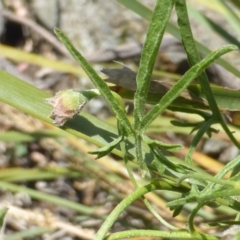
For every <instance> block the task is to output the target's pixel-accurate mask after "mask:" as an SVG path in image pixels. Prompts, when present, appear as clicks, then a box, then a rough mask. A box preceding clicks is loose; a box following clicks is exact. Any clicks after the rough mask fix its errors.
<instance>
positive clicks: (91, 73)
mask: <svg viewBox="0 0 240 240" xmlns="http://www.w3.org/2000/svg"><path fill="white" fill-rule="evenodd" d="M55 34H56V35H57V37H58V39H59V40H60V41H61V42H62V43H63V44H64V45H65V47H66V48H67V49H68V51H69V52H70V53H71V55H72V56H73V57H74V59H75V60H76V61H77V62H78V63H79V64H80V66H81V67H82V68H83V70H84V71H85V72H86V74H87V75H88V77H89V78H90V79H91V81H92V82H93V84H94V85H95V86H96V87H97V88H98V90H99V91H100V93H101V95H102V96H103V97H104V99H105V100H106V102H107V103H108V104H109V106H110V107H111V109H112V111H113V112H114V113H115V114H116V117H117V118H118V120H119V122H120V123H121V125H122V126H123V127H124V128H125V129H126V131H127V132H128V133H133V129H132V127H131V124H130V122H129V120H128V118H127V116H126V113H125V112H124V109H122V108H121V107H120V106H119V104H118V103H117V101H116V99H115V98H114V96H113V94H112V93H111V91H110V89H109V87H108V85H107V84H106V83H105V82H104V81H103V80H102V79H101V78H100V77H99V76H98V74H97V73H96V72H95V70H94V69H93V68H92V67H91V65H90V64H89V63H88V61H87V60H86V59H85V58H84V57H83V56H82V55H81V54H80V53H79V52H78V51H77V50H76V48H75V47H74V46H73V45H72V43H71V42H70V41H69V39H68V38H67V37H66V36H65V35H64V34H63V33H62V32H61V31H60V30H58V29H55Z"/></svg>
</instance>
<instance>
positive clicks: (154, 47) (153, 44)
mask: <svg viewBox="0 0 240 240" xmlns="http://www.w3.org/2000/svg"><path fill="white" fill-rule="evenodd" d="M174 2H175V1H174V0H169V1H164V0H158V1H157V3H156V6H155V9H154V12H153V15H152V19H151V22H150V25H149V28H148V32H147V37H146V40H145V42H144V45H143V49H142V54H141V60H140V66H139V70H138V74H137V80H136V81H137V90H136V94H135V97H134V106H135V107H134V121H135V124H136V125H135V128H136V127H137V126H139V125H140V121H141V119H142V117H143V116H144V111H145V103H146V99H147V94H148V88H149V84H150V81H151V76H152V71H153V67H154V64H155V60H156V57H157V54H158V51H159V46H160V43H161V41H162V37H163V34H164V31H165V28H166V25H167V22H168V20H169V17H170V14H171V11H172V8H173V5H174Z"/></svg>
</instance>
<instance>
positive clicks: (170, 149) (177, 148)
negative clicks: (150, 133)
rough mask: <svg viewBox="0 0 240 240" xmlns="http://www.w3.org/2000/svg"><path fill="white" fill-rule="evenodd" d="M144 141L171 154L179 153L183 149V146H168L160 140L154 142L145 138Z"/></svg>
mask: <svg viewBox="0 0 240 240" xmlns="http://www.w3.org/2000/svg"><path fill="white" fill-rule="evenodd" d="M143 140H144V141H145V142H146V143H147V144H148V145H150V146H152V147H161V148H163V149H165V150H167V151H170V152H174V151H179V150H181V149H182V148H183V146H182V145H181V144H168V143H164V142H162V141H159V140H153V139H151V138H149V137H147V136H143Z"/></svg>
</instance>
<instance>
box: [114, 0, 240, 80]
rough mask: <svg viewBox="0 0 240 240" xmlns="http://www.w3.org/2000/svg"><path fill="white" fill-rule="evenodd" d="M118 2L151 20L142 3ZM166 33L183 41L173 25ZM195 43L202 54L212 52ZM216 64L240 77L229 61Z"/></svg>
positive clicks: (219, 60)
mask: <svg viewBox="0 0 240 240" xmlns="http://www.w3.org/2000/svg"><path fill="white" fill-rule="evenodd" d="M118 2H120V3H121V4H123V5H124V6H126V7H127V8H129V9H131V10H132V11H133V12H135V13H137V14H139V15H140V16H141V17H143V18H144V19H146V20H150V18H151V15H152V11H151V10H149V9H148V8H146V7H145V6H144V5H143V4H141V3H140V2H138V1H136V0H131V1H128V0H118ZM207 3H211V2H209V1H207ZM131 6H134V7H131ZM214 7H215V5H214ZM166 31H167V32H168V33H170V34H171V35H172V36H174V37H175V38H177V39H178V40H180V41H181V36H180V34H179V30H178V29H177V27H176V26H174V25H173V24H172V23H168V24H167V28H166ZM195 43H196V46H197V48H198V50H199V51H200V53H201V54H203V55H207V54H209V53H210V52H211V51H210V50H209V49H208V48H207V47H205V46H204V45H203V44H201V43H199V42H198V41H195ZM216 63H218V64H219V65H221V66H222V67H223V68H225V69H226V70H228V71H229V72H231V73H233V74H234V75H236V76H238V77H240V71H239V70H238V69H237V68H235V67H234V66H232V65H231V64H230V63H228V62H227V61H225V60H223V59H218V60H217V61H216Z"/></svg>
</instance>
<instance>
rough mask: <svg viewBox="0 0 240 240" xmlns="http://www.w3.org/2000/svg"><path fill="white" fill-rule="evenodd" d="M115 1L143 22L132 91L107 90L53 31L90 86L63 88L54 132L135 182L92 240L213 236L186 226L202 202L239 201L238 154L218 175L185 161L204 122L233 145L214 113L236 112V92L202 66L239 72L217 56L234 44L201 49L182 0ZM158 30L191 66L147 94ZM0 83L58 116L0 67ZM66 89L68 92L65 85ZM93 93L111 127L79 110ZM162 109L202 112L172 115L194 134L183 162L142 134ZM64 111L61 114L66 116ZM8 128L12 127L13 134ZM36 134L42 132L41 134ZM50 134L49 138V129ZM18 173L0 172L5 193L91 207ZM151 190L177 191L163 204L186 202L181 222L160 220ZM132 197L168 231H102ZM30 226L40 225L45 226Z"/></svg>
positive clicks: (6, 96)
mask: <svg viewBox="0 0 240 240" xmlns="http://www.w3.org/2000/svg"><path fill="white" fill-rule="evenodd" d="M119 2H120V3H122V4H123V5H125V6H127V7H128V8H129V9H132V10H133V11H135V12H136V13H138V14H140V15H141V16H144V17H145V18H146V19H148V20H149V21H150V23H149V28H148V31H147V35H146V40H145V43H144V46H143V51H142V55H141V61H140V66H139V70H138V72H137V75H136V89H132V88H130V89H127V88H125V86H124V88H122V89H121V90H120V91H118V93H116V92H114V91H112V90H113V88H109V87H108V85H107V84H106V82H105V81H103V80H102V79H101V78H100V77H99V76H98V74H97V73H96V72H95V70H94V69H93V68H92V66H91V65H90V64H89V63H88V62H87V61H86V59H85V58H84V57H83V56H82V55H81V53H79V52H78V51H77V50H76V48H75V47H74V46H73V45H72V43H71V41H70V40H69V39H68V38H67V37H66V36H65V35H64V33H62V32H61V31H60V30H58V29H55V33H56V35H57V37H58V38H59V40H60V41H62V43H63V44H64V45H65V46H66V48H67V49H68V50H69V52H70V53H71V55H72V56H73V57H74V59H75V60H76V61H77V62H78V63H79V64H80V66H81V67H82V69H83V70H84V71H85V73H86V74H87V76H88V77H89V79H90V80H91V81H92V82H93V84H94V85H95V87H96V88H97V89H93V90H86V91H82V92H76V91H70V93H71V94H72V93H73V95H71V96H70V98H69V95H68V96H67V98H66V95H65V94H63V96H61V97H62V98H61V102H60V103H61V106H60V108H61V109H60V110H61V114H62V115H61V116H64V117H65V119H64V121H60V123H61V124H58V126H61V130H59V131H60V133H58V134H59V135H61V136H70V135H71V134H73V135H75V136H76V137H80V138H83V139H85V140H87V141H88V142H91V143H93V144H95V145H97V146H99V147H100V148H99V149H98V150H96V151H92V152H90V153H92V154H97V157H98V158H100V157H103V156H105V155H107V154H109V153H110V152H113V153H114V154H116V155H118V156H119V157H121V158H122V159H123V160H124V162H125V164H126V168H127V171H128V174H129V177H130V179H131V181H132V183H133V185H134V187H135V191H133V192H132V193H131V194H130V195H129V196H127V197H125V198H124V199H123V200H122V201H121V202H120V203H119V204H118V205H117V206H116V208H115V209H114V210H113V211H112V212H111V213H110V214H109V216H108V217H107V218H106V220H105V221H104V223H103V224H102V226H101V227H100V229H99V231H98V232H97V234H96V237H95V239H96V240H102V239H109V240H110V239H121V238H123V237H126V238H127V237H140V236H148V237H150V236H154V237H159V238H166V239H172V238H175V239H206V240H207V239H208V240H210V239H213V240H215V239H219V238H218V237H216V236H210V235H208V234H204V233H198V231H197V229H195V226H194V220H195V217H196V216H197V215H198V214H199V213H200V211H201V209H202V208H203V207H204V206H209V207H220V206H225V207H228V208H229V209H231V210H232V211H233V213H234V214H237V213H238V212H239V211H240V203H239V201H238V199H237V198H236V197H237V196H238V195H239V179H240V174H239V173H238V170H239V165H240V158H239V157H237V158H236V159H234V160H233V161H231V162H230V163H228V164H227V165H226V166H225V167H224V168H223V169H222V170H221V171H220V172H219V173H217V174H216V175H215V176H212V175H211V174H209V173H207V172H205V171H203V170H201V169H199V168H198V167H196V166H195V165H194V164H193V161H192V155H193V153H194V151H195V149H196V147H197V145H198V144H199V142H200V141H201V139H202V138H203V136H204V134H208V135H209V136H211V133H212V132H216V130H215V129H214V127H215V126H212V125H213V124H216V123H217V124H220V125H221V126H222V128H223V130H224V131H225V132H226V133H227V135H228V136H229V139H230V140H231V141H232V142H233V143H234V144H235V145H236V146H237V147H239V143H238V142H237V140H236V139H235V138H234V135H233V133H232V132H231V130H229V127H228V126H227V124H226V123H225V121H223V118H222V112H221V111H226V110H228V111H239V106H240V104H239V99H240V98H239V96H240V93H239V91H238V90H236V91H233V90H228V89H224V88H221V87H211V86H210V84H209V82H208V79H207V76H206V74H205V72H204V70H205V69H206V68H207V67H208V66H210V65H211V64H212V63H213V62H216V61H217V62H218V63H220V64H221V65H222V66H224V67H225V68H226V69H228V70H229V71H231V72H232V73H234V74H235V75H236V76H240V72H239V70H237V69H235V68H234V67H232V66H231V65H230V64H228V63H227V62H226V61H224V60H222V59H220V57H221V56H222V55H224V54H226V53H228V52H230V51H234V50H237V47H236V46H234V45H227V46H223V47H221V48H220V49H218V50H216V51H213V52H210V51H209V50H208V49H207V48H206V47H204V46H202V45H200V44H198V43H196V42H195V40H194V38H193V35H192V31H191V26H190V22H189V19H188V12H187V6H186V1H185V0H169V1H165V0H158V1H156V6H155V9H154V11H153V13H151V11H150V10H149V9H148V8H146V7H144V6H143V5H141V4H140V3H139V2H137V1H135V0H132V1H122V0H121V1H120V0H119ZM221 3H222V5H223V6H225V8H227V6H226V4H225V3H223V2H222V1H221ZM173 7H175V9H176V14H177V18H178V27H179V31H178V30H177V28H176V27H175V26H173V25H171V24H170V23H169V17H170V15H171V14H172V9H173ZM228 15H229V16H230V19H231V23H232V24H233V27H236V23H238V18H237V16H236V15H235V14H233V13H232V12H231V11H230V9H228ZM165 31H169V32H171V33H172V34H173V35H174V36H177V37H178V38H181V39H182V42H183V45H184V48H185V51H186V55H187V57H188V60H189V63H190V65H191V68H190V69H189V70H188V71H187V72H186V73H185V74H184V75H183V76H182V77H181V78H180V79H179V80H178V81H177V82H176V83H175V84H174V85H172V86H171V87H170V88H169V90H167V91H166V92H162V93H151V92H149V87H150V85H151V75H152V71H153V67H154V64H155V60H156V56H157V52H158V49H159V46H160V44H161V40H162V37H163V35H164V33H165ZM199 49H200V51H201V52H203V53H207V54H206V57H205V58H204V59H202V60H201V59H200V57H199V52H198V50H199ZM105 72H106V71H105ZM194 79H198V83H199V84H196V85H191V82H192V81H193V80H194ZM134 80H135V79H134ZM0 86H1V88H0V100H1V101H3V102H6V103H8V104H10V105H12V106H14V107H16V108H18V109H21V110H22V111H24V112H26V113H29V114H31V115H32V116H34V117H36V118H38V119H41V120H43V121H45V122H47V123H49V124H52V125H53V122H52V119H51V118H50V116H51V117H52V118H55V117H58V115H59V107H58V106H57V111H55V110H56V109H54V110H52V108H51V106H50V105H49V104H47V103H46V102H44V99H46V98H48V99H49V97H51V96H50V95H49V94H47V93H45V92H43V91H41V90H39V89H36V88H35V87H33V86H31V85H29V84H27V83H25V82H23V81H21V80H20V79H17V78H16V77H13V76H11V75H10V74H8V73H5V72H4V71H0ZM120 87H122V86H120ZM26 93H27V94H26ZM64 93H65V92H64ZM67 93H69V91H68V92H67ZM186 93H188V96H189V94H190V95H191V94H192V93H193V94H194V98H193V99H191V98H188V97H186V98H185V97H184V96H186ZM86 94H88V97H86V96H87V95H86ZM184 94H185V95H184ZM99 95H101V96H102V97H103V98H104V99H105V101H106V102H107V103H108V105H109V107H110V108H111V110H112V112H113V113H114V114H115V115H116V118H117V121H116V123H115V126H116V127H113V126H111V125H110V124H108V123H106V122H105V121H102V120H99V119H97V118H96V117H93V116H91V115H90V114H87V113H85V112H84V111H81V113H80V114H79V111H80V110H81V108H82V106H83V105H84V104H87V101H90V99H91V98H93V97H97V96H99ZM58 97H59V94H57V95H56V96H55V97H54V98H50V100H48V103H51V104H52V103H54V104H52V105H54V107H56V106H55V100H56V98H57V99H58ZM72 97H73V98H74V102H72ZM121 97H123V98H130V99H132V100H133V102H134V113H133V118H132V121H130V118H129V116H127V114H126V111H125V107H124V103H123V99H122V98H121ZM53 99H54V101H53ZM69 99H70V100H69ZM58 100H59V99H58ZM198 100H200V101H198ZM146 103H151V104H152V108H151V109H150V110H149V111H148V112H147V111H146ZM166 109H170V110H174V111H176V110H177V111H182V112H186V113H194V114H197V115H199V116H201V117H202V118H203V120H202V121H197V122H194V123H186V124H184V123H181V122H177V121H175V122H173V123H174V124H175V125H176V126H179V127H191V128H192V132H194V134H195V135H194V137H193V139H192V141H191V144H190V147H189V150H188V152H187V153H186V155H185V161H183V160H181V159H179V158H177V157H174V156H173V155H172V152H174V151H179V150H181V149H183V146H182V145H180V144H167V143H164V142H161V141H159V140H156V139H151V138H149V137H148V136H146V132H147V130H148V127H149V126H150V124H152V123H153V121H155V120H156V118H157V117H159V115H160V114H161V113H163V111H165V110H166ZM69 110H70V113H69ZM51 111H52V114H51ZM66 114H68V115H67V116H66ZM69 114H70V115H69ZM65 122H66V123H65ZM55 123H58V122H55ZM11 134H16V133H14V132H13V133H11ZM41 134H42V135H44V133H41ZM41 134H40V135H41ZM58 134H57V135H58ZM42 135H41V136H42ZM53 135H54V136H55V134H53ZM7 137H8V136H7V135H2V139H4V138H5V139H8V138H7ZM36 137H37V136H36ZM38 137H39V135H38ZM0 138H1V135H0ZM17 139H18V141H19V139H23V140H24V141H31V139H32V136H28V135H23V134H20V135H17ZM16 141H17V140H16ZM132 163H134V164H137V166H138V168H139V169H140V171H141V173H142V175H143V176H145V177H146V181H145V182H144V185H143V186H141V187H139V186H138V185H139V183H138V181H137V180H136V179H135V178H134V174H133V170H132ZM135 166H136V165H135ZM14 171H15V172H14ZM18 171H19V169H15V170H12V172H9V173H8V175H4V174H3V175H2V178H1V177H0V187H2V188H4V189H8V190H10V191H13V192H19V191H22V192H25V193H28V194H29V195H30V196H32V197H34V198H37V199H41V200H45V201H48V202H51V203H54V204H58V205H62V206H65V207H68V208H71V209H74V210H76V211H78V212H81V213H84V214H87V215H89V214H93V213H94V211H96V210H97V208H95V207H87V206H84V205H81V204H78V203H74V204H70V203H69V201H67V200H65V199H60V198H58V197H54V196H51V195H49V194H43V193H41V194H40V193H38V192H36V191H35V190H32V189H29V188H23V187H20V186H17V185H16V184H14V183H9V182H10V181H18V180H19V179H18V178H17V177H14V174H15V173H16V172H18ZM29 174H30V175H29V179H38V178H41V177H42V178H45V179H51V178H55V177H57V176H64V175H69V176H70V175H72V177H77V176H78V174H77V173H76V172H75V173H73V172H72V173H69V172H68V169H66V170H64V171H62V172H61V173H54V172H52V171H45V172H44V173H42V172H41V171H33V172H30V171H29ZM227 174H231V177H230V179H225V177H226V175H227ZM155 190H161V191H162V192H174V193H177V194H179V195H178V196H180V197H178V198H175V199H172V200H170V201H169V202H168V203H167V205H166V207H168V208H170V209H171V210H173V211H174V212H173V217H176V216H178V215H180V214H181V212H182V210H183V209H184V208H185V207H187V206H188V205H189V204H194V207H192V211H191V213H190V215H189V218H188V228H182V229H179V228H177V227H175V226H172V225H170V224H169V223H168V222H167V221H165V220H164V219H163V218H162V216H161V214H159V213H157V212H156V210H155V209H154V208H153V206H151V204H150V203H149V202H148V201H147V200H146V199H145V198H144V195H145V194H147V193H149V192H152V191H155ZM174 196H175V195H174ZM137 199H142V200H143V202H144V204H145V205H146V207H147V208H148V209H149V211H150V212H151V213H152V214H153V215H154V216H155V217H156V218H157V219H158V220H159V222H160V223H161V224H163V225H164V226H165V228H167V229H169V231H156V230H147V231H146V230H138V231H135V230H129V231H126V232H121V233H114V234H110V235H107V234H108V233H109V231H110V230H111V227H112V226H113V224H114V223H115V221H116V220H117V219H118V218H119V216H120V214H121V213H123V211H124V210H125V209H126V208H127V207H128V206H130V205H131V204H132V203H133V202H134V201H135V200H137ZM224 223H225V224H226V225H228V226H229V225H231V224H232V222H231V221H229V222H227V221H225V222H224ZM38 230H39V231H48V230H46V229H38ZM36 232H38V231H36ZM24 234H26V233H24ZM36 234H37V233H36Z"/></svg>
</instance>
